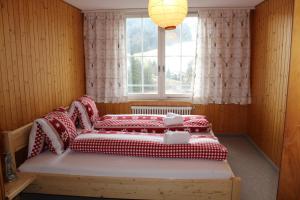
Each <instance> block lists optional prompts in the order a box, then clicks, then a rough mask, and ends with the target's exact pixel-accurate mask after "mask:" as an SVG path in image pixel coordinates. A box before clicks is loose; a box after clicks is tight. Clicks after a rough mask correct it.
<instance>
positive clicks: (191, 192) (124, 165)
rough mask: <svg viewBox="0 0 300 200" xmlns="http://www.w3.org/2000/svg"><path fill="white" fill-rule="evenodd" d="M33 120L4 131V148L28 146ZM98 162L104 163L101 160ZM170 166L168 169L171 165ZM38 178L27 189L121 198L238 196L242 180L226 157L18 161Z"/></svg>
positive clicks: (79, 156)
mask: <svg viewBox="0 0 300 200" xmlns="http://www.w3.org/2000/svg"><path fill="white" fill-rule="evenodd" d="M31 126H32V124H28V125H26V126H24V127H21V128H19V129H16V130H14V131H11V132H5V133H4V134H3V135H4V138H5V149H6V150H7V151H9V152H11V153H12V155H13V157H14V155H15V153H16V152H17V151H19V150H21V149H23V148H26V147H27V144H28V137H29V132H30V129H31ZM101 163H102V164H101ZM170 166H172V168H170ZM19 170H20V171H22V172H23V173H32V174H35V175H36V176H37V179H36V180H35V181H34V183H33V184H31V185H30V186H29V187H28V188H27V189H26V191H25V192H29V193H41V194H56V195H71V196H87V197H104V198H123V199H214V200H238V199H240V178H239V177H235V176H234V174H233V173H232V171H231V169H230V166H229V164H228V163H227V162H226V161H208V160H182V159H153V158H138V157H136V158H134V157H125V156H112V155H99V154H87V153H85V154H84V153H78V152H73V151H70V150H67V151H66V152H65V153H64V154H62V155H60V156H57V155H53V154H51V153H49V152H44V153H42V154H40V155H39V156H37V157H36V158H32V159H31V160H28V161H27V162H25V163H23V164H21V166H20V168H19Z"/></svg>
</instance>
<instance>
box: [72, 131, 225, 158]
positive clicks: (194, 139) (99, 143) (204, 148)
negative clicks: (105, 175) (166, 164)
mask: <svg viewBox="0 0 300 200" xmlns="http://www.w3.org/2000/svg"><path fill="white" fill-rule="evenodd" d="M70 148H71V149H72V150H74V151H79V152H86V153H104V154H115V155H123V156H137V157H158V158H187V159H210V160H225V159H226V158H227V153H228V152H227V149H226V147H224V146H223V145H222V144H220V143H219V141H218V139H217V138H216V137H214V136H212V135H204V134H203V135H192V136H191V139H190V141H189V144H164V143H163V134H151V133H129V132H116V131H95V130H94V131H83V133H82V134H80V135H79V136H77V137H76V138H75V140H74V142H73V143H72V144H71V146H70Z"/></svg>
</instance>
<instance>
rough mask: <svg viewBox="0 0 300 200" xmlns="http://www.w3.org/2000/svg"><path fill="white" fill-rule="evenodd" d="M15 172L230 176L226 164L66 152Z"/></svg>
mask: <svg viewBox="0 0 300 200" xmlns="http://www.w3.org/2000/svg"><path fill="white" fill-rule="evenodd" d="M19 171H21V172H34V173H50V174H67V175H82V176H104V177H105V176H107V177H140V178H167V179H228V178H231V177H233V173H232V171H231V169H230V167H229V165H228V163H227V161H212V160H189V159H172V158H170V159H166V158H141V157H128V156H116V155H104V154H95V153H79V152H74V151H72V150H70V149H68V150H67V151H66V152H64V153H63V154H62V155H55V154H53V153H51V152H48V151H46V152H43V153H41V154H40V155H38V156H36V157H34V158H31V159H29V160H27V161H26V162H25V163H23V164H22V165H21V166H20V167H19Z"/></svg>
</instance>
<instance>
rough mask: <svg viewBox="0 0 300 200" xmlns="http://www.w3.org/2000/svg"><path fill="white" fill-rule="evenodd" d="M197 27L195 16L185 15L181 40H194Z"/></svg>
mask: <svg viewBox="0 0 300 200" xmlns="http://www.w3.org/2000/svg"><path fill="white" fill-rule="evenodd" d="M197 27H198V18H197V17H186V18H185V19H184V21H183V23H182V41H196V37H197Z"/></svg>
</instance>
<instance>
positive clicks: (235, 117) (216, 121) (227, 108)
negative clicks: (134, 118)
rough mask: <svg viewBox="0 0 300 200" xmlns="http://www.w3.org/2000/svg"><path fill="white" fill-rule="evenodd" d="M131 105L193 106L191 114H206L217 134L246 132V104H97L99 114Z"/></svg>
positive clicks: (147, 102) (119, 111)
mask: <svg viewBox="0 0 300 200" xmlns="http://www.w3.org/2000/svg"><path fill="white" fill-rule="evenodd" d="M132 105H158V106H193V112H192V114H200V115H206V116H207V117H208V119H209V121H211V122H212V124H213V129H214V132H215V133H217V134H246V133H247V113H248V106H242V105H192V104H191V103H187V102H175V101H132V102H129V103H121V104H104V103H102V104H97V107H98V109H99V112H100V115H105V114H120V113H123V114H128V113H131V110H130V107H131V106H132Z"/></svg>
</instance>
